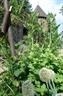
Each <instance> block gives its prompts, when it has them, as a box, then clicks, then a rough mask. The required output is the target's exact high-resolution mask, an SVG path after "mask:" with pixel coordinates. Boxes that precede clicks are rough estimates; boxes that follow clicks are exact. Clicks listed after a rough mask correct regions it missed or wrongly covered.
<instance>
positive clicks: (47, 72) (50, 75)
mask: <svg viewBox="0 0 63 96" xmlns="http://www.w3.org/2000/svg"><path fill="white" fill-rule="evenodd" d="M39 77H40V79H41V81H43V82H48V81H49V80H54V78H55V73H54V71H53V70H51V69H47V68H42V69H41V70H40V71H39Z"/></svg>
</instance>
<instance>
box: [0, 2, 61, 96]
mask: <svg viewBox="0 0 63 96" xmlns="http://www.w3.org/2000/svg"><path fill="white" fill-rule="evenodd" d="M25 1H26V2H25ZM10 2H11V4H12V5H13V11H12V15H13V16H14V17H15V18H17V20H18V21H20V20H22V19H23V22H24V21H25V19H24V18H25V17H26V18H28V20H26V21H27V22H26V21H25V25H26V27H27V29H28V36H26V38H24V40H23V42H24V45H25V46H26V48H24V47H23V49H24V50H23V51H22V50H19V47H20V46H22V45H21V43H20V44H17V45H19V46H16V48H17V49H16V51H18V50H19V51H18V52H17V56H16V57H12V56H11V55H10V47H9V44H8V41H7V39H6V38H5V36H4V37H2V38H0V55H1V56H3V57H4V64H5V65H6V67H7V68H8V71H6V72H4V73H3V74H2V75H1V76H0V80H1V82H0V96H22V83H23V81H25V80H31V81H32V83H33V84H34V87H35V91H36V92H37V93H38V95H39V96H45V95H47V88H46V86H45V84H44V83H43V82H41V81H40V78H39V75H38V74H39V70H40V69H41V68H42V67H46V68H51V69H52V70H54V72H55V73H56V79H55V85H56V88H57V91H58V92H62V91H63V59H62V58H61V57H59V56H58V54H56V52H57V49H58V48H59V45H60V39H59V35H58V31H57V29H58V26H57V25H56V22H55V17H54V16H53V15H52V14H49V16H48V24H49V32H47V33H44V32H43V30H42V27H41V26H40V25H39V24H38V18H37V17H36V15H35V14H34V13H32V14H30V15H29V14H28V13H29V12H30V9H29V5H28V4H29V3H28V1H27V0H20V1H17V0H11V1H10ZM20 2H21V3H20ZM24 2H25V3H24ZM16 6H17V7H16ZM26 12H27V13H26ZM17 13H18V14H17ZM26 14H27V15H26ZM15 18H14V20H15ZM12 19H13V17H12ZM17 20H16V21H17ZM13 22H14V21H13Z"/></svg>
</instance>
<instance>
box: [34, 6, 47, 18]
mask: <svg viewBox="0 0 63 96" xmlns="http://www.w3.org/2000/svg"><path fill="white" fill-rule="evenodd" d="M34 11H35V12H36V13H37V14H38V17H41V18H42V17H45V18H46V17H47V15H46V13H45V12H44V11H43V10H42V9H41V8H40V6H39V5H37V7H36V8H35V10H34Z"/></svg>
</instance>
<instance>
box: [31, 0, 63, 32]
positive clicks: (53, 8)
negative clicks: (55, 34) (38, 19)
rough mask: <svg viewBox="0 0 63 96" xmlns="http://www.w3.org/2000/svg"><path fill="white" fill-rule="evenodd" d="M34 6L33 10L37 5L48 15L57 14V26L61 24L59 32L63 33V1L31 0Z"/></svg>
mask: <svg viewBox="0 0 63 96" xmlns="http://www.w3.org/2000/svg"><path fill="white" fill-rule="evenodd" d="M29 1H30V3H31V4H32V8H33V10H34V9H35V7H36V6H37V5H39V6H40V7H41V8H42V9H43V11H44V12H45V13H46V14H48V13H49V12H52V13H53V14H56V22H57V24H61V26H60V27H59V32H61V31H63V16H62V14H60V9H61V7H62V5H63V0H29Z"/></svg>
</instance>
